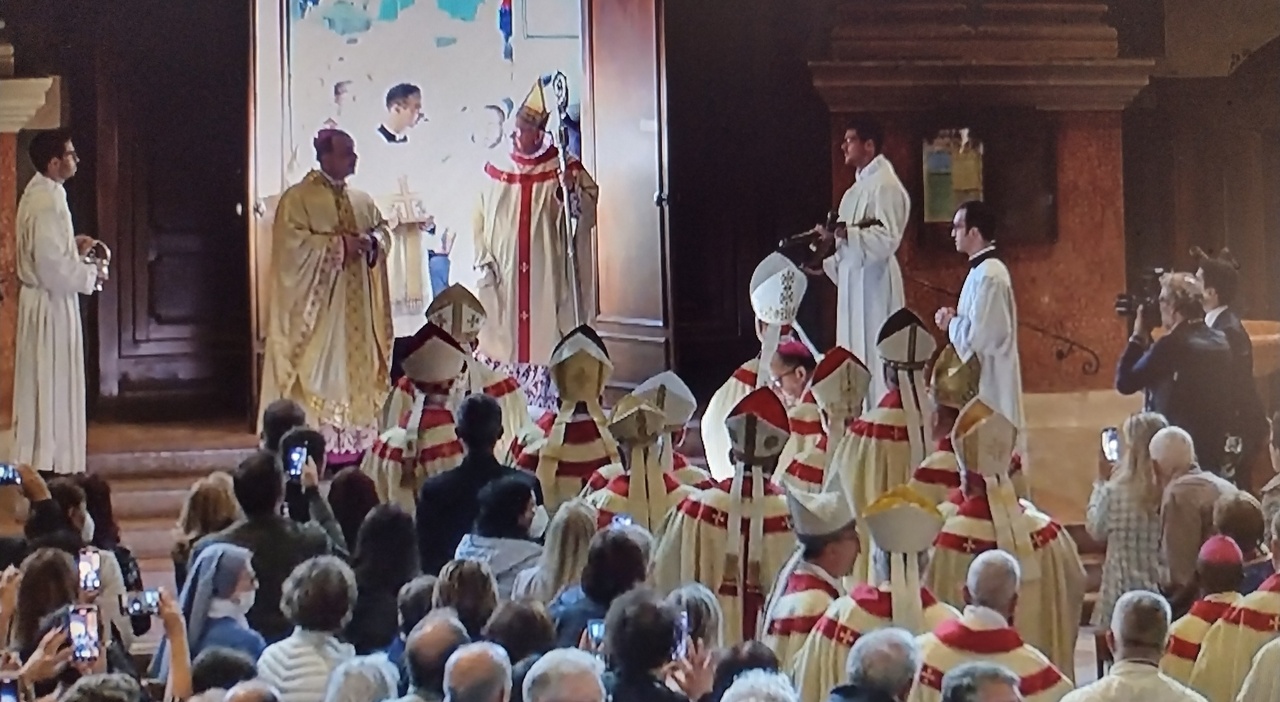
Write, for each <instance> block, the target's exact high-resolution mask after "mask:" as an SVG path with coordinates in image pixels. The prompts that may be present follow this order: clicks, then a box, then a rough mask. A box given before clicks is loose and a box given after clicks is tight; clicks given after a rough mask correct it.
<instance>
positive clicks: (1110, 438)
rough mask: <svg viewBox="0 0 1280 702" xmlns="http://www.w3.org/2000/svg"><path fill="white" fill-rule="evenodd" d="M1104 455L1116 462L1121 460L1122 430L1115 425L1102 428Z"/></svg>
mask: <svg viewBox="0 0 1280 702" xmlns="http://www.w3.org/2000/svg"><path fill="white" fill-rule="evenodd" d="M1102 455H1103V456H1106V457H1107V460H1108V461H1111V462H1112V463H1115V462H1116V461H1118V460H1120V430H1119V429H1117V428H1115V427H1107V428H1106V429H1103V430H1102Z"/></svg>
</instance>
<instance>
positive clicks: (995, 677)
mask: <svg viewBox="0 0 1280 702" xmlns="http://www.w3.org/2000/svg"><path fill="white" fill-rule="evenodd" d="M1020 682H1021V680H1019V679H1018V676H1017V675H1016V674H1014V672H1013V671H1012V670H1009V669H1008V668H1006V667H1004V666H1002V665H996V664H995V663H965V664H964V665H962V666H959V667H958V668H955V669H954V670H951V671H950V672H948V673H947V674H946V675H944V676H942V702H1022V693H1021V692H1020V691H1019V690H1018V685H1019V683H1020Z"/></svg>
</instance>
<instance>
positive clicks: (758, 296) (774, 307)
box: [701, 252, 809, 480]
mask: <svg viewBox="0 0 1280 702" xmlns="http://www.w3.org/2000/svg"><path fill="white" fill-rule="evenodd" d="M808 287H809V282H808V280H807V279H806V277H805V274H804V272H803V271H801V270H800V269H799V268H797V267H796V264H794V263H792V262H791V260H790V259H788V258H787V257H786V256H783V255H782V254H780V253H777V252H774V253H771V254H769V255H768V256H765V257H764V260H762V261H760V263H759V265H757V266H756V269H755V271H753V272H752V274H751V310H752V311H753V312H754V313H755V316H756V336H758V337H760V354H759V355H757V356H756V357H755V358H753V359H751V360H750V361H747V362H746V363H744V364H742V365H741V366H740V367H739V368H738V370H736V371H734V372H733V375H732V376H730V377H729V380H727V381H726V382H725V384H724V385H722V386H721V387H720V388H719V389H718V390H716V392H715V394H714V395H712V396H711V400H710V402H708V403H707V408H706V410H705V411H703V413H702V424H701V427H702V446H703V448H704V449H705V452H706V457H707V466H708V467H709V468H710V469H711V476H712V477H713V478H715V479H716V480H720V479H722V478H727V477H729V476H731V475H733V471H734V468H733V462H732V461H731V460H730V459H729V448H730V443H731V442H730V440H729V434H728V432H727V431H726V430H725V424H724V422H725V419H726V418H727V417H728V416H729V413H730V412H731V411H732V410H733V408H734V407H736V406H737V405H738V403H739V402H741V401H742V399H743V398H744V397H746V396H747V395H748V394H750V393H751V392H752V391H753V390H756V389H758V388H767V387H769V386H770V385H771V380H772V375H771V374H770V372H769V362H770V361H771V360H772V359H773V355H774V353H776V352H777V350H778V345H779V344H780V343H781V342H782V341H783V339H784V337H788V336H790V335H791V334H792V327H793V326H795V323H796V315H797V314H798V313H799V312H800V302H801V301H802V300H803V299H804V293H805V290H807V289H808ZM788 421H789V418H788ZM787 438H788V441H790V436H788V437H787ZM782 450H784V451H785V450H786V448H785V447H784V448H783V449H782ZM781 465H785V464H781Z"/></svg>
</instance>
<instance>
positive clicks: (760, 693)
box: [720, 669, 800, 702]
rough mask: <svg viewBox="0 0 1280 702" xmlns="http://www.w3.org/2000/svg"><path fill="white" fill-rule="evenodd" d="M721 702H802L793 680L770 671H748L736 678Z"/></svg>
mask: <svg viewBox="0 0 1280 702" xmlns="http://www.w3.org/2000/svg"><path fill="white" fill-rule="evenodd" d="M720 702H800V695H799V694H798V693H797V692H796V689H795V687H793V686H792V685H791V678H788V677H787V676H785V675H783V674H782V673H775V672H772V671H768V670H760V669H756V670H748V671H747V672H745V673H743V674H741V675H739V676H738V677H736V678H734V680H733V684H732V685H730V686H729V689H727V690H725V691H724V696H723V697H721V698H720Z"/></svg>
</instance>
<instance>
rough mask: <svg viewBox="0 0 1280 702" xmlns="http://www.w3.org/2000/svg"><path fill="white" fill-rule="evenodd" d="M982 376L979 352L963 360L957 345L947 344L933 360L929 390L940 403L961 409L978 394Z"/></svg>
mask: <svg viewBox="0 0 1280 702" xmlns="http://www.w3.org/2000/svg"><path fill="white" fill-rule="evenodd" d="M981 377H982V362H981V361H979V360H978V354H976V353H975V354H973V355H971V356H969V360H968V361H962V360H960V354H958V353H956V347H955V346H952V345H951V344H947V345H946V346H943V347H942V350H941V351H939V352H938V357H937V358H935V359H934V361H933V372H932V374H931V377H930V382H929V391H930V393H931V394H932V395H933V401H934V402H936V403H937V404H938V405H940V406H942V407H950V408H952V409H955V410H959V409H961V408H963V407H964V406H965V405H967V404H969V400H972V399H973V398H975V397H977V396H978V380H979V379H980V378H981Z"/></svg>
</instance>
